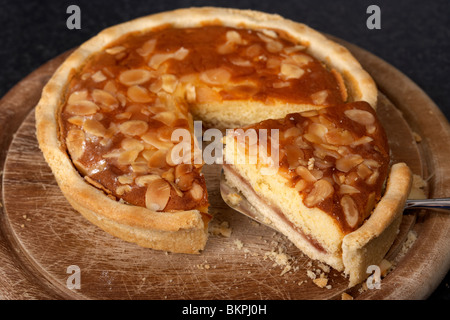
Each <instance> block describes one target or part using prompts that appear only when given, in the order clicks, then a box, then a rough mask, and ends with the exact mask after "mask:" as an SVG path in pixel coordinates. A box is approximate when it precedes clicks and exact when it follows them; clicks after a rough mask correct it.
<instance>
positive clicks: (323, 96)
mask: <svg viewBox="0 0 450 320" xmlns="http://www.w3.org/2000/svg"><path fill="white" fill-rule="evenodd" d="M327 97H328V91H327V90H322V91H318V92H316V93H313V94H312V95H311V100H312V101H313V103H314V104H315V105H324V104H325V102H326V101H327Z"/></svg>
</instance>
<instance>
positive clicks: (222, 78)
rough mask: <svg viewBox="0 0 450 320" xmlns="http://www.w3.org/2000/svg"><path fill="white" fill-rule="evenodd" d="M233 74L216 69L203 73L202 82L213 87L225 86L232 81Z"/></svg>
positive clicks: (222, 69)
mask: <svg viewBox="0 0 450 320" xmlns="http://www.w3.org/2000/svg"><path fill="white" fill-rule="evenodd" d="M230 78H231V73H230V72H229V71H228V70H226V69H224V68H214V69H209V70H206V71H203V72H202V73H201V74H200V80H202V81H203V82H205V83H207V84H211V85H223V84H226V83H227V82H228V81H230Z"/></svg>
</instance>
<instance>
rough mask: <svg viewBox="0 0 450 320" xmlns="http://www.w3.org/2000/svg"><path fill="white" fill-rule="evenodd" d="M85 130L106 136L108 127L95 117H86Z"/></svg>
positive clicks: (95, 134)
mask: <svg viewBox="0 0 450 320" xmlns="http://www.w3.org/2000/svg"><path fill="white" fill-rule="evenodd" d="M83 130H84V131H86V132H87V133H90V134H93V135H94V136H97V137H104V136H105V134H106V128H105V127H104V126H103V124H101V122H99V121H97V120H94V119H86V120H85V121H84V124H83Z"/></svg>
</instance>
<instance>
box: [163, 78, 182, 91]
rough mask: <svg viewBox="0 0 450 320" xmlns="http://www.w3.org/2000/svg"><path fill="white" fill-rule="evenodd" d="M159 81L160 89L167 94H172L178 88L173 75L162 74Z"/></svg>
mask: <svg viewBox="0 0 450 320" xmlns="http://www.w3.org/2000/svg"><path fill="white" fill-rule="evenodd" d="M161 80H162V86H161V88H162V89H163V90H164V91H166V92H168V93H173V92H174V91H175V89H176V88H177V86H178V79H177V77H176V76H174V75H173V74H163V75H162V76H161Z"/></svg>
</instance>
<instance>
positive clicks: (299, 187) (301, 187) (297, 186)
mask: <svg viewBox="0 0 450 320" xmlns="http://www.w3.org/2000/svg"><path fill="white" fill-rule="evenodd" d="M307 186H308V183H307V182H306V181H305V180H303V179H300V180H299V181H297V183H296V184H295V186H294V188H295V190H297V191H299V192H300V191H303V190H304V189H305V188H306V187H307Z"/></svg>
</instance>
